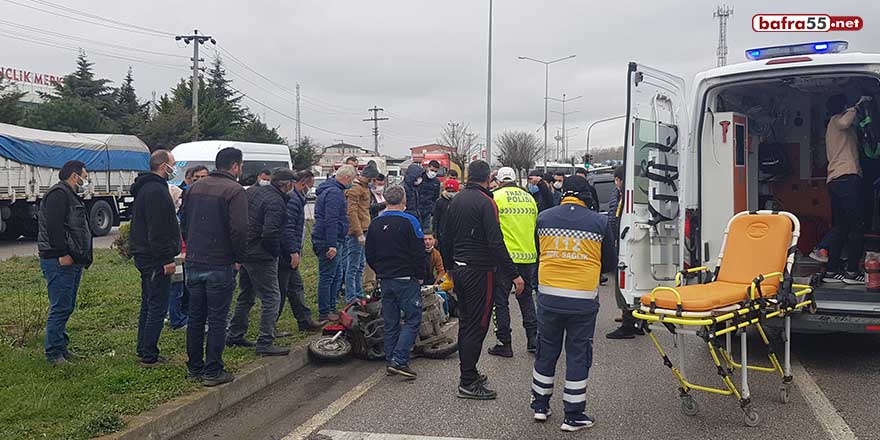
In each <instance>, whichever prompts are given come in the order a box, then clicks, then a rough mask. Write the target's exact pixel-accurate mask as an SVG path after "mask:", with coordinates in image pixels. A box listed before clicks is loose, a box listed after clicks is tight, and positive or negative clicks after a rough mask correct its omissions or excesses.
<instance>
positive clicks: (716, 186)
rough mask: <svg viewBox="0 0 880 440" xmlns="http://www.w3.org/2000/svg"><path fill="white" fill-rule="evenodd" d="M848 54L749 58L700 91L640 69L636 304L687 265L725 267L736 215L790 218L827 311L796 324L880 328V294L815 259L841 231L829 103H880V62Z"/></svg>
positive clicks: (633, 121)
mask: <svg viewBox="0 0 880 440" xmlns="http://www.w3.org/2000/svg"><path fill="white" fill-rule="evenodd" d="M846 49H847V43H846V42H844V41H828V42H817V43H807V44H799V45H792V46H779V47H767V48H761V49H752V50H748V51H746V58H747V59H748V61H747V62H744V63H740V64H734V65H728V66H725V67H720V68H716V69H712V70H709V71H706V72H702V73H700V74H698V75H696V78H695V79H694V83H693V87H692V89H691V91H690V93H686V89H685V82H684V80H683V79H681V78H679V77H677V76H674V75H671V74H668V73H665V72H661V71H659V70H656V69H652V68H650V67H647V66H644V65H641V64H637V63H630V64H629V68H628V74H627V76H628V80H627V95H628V97H627V124H626V127H627V128H626V133H625V140H624V145H626V149H625V166H626V198H625V203H624V209H623V211H622V218H621V221H620V235H619V249H620V250H619V257H620V263H619V267H618V276H617V280H616V287H617V289H619V291H620V292H621V293H622V294H623V295H624V298H626V300H627V301H628V302H629V303H630V304H632V305H635V304H637V303H638V301H639V297H640V296H641V295H643V294H645V293H648V292H650V291H651V289H653V288H654V287H656V286H658V285H673V283H674V279H675V275H676V273H678V272H679V271H681V270H683V269H686V268H688V267H698V266H707V267H710V268H716V265H717V260H718V258H717V257H718V253H719V251H720V247H721V240H722V236H723V233H724V228H725V226H726V225H727V222H728V220H729V219H730V218H731V217H732V216H733V214H734V213H737V212H741V211H745V210H758V209H775V210H785V211H789V212H792V213H794V214H796V215H797V216H798V218H799V219H800V221H801V224H802V235H801V239H800V242H799V245H798V248H799V250H798V258H797V264H796V265H795V269H794V276H795V279H796V281H798V282H808V283H812V284H813V286H815V299H816V304H817V309H818V310H816V311H815V312H816V313H813V314H810V313H803V314H800V315H798V316H797V318H796V319H795V320H793V324H792V325H793V326H794V328H795V329H798V330H801V331H816V332H859V333H866V332H877V331H880V293H873V292H869V291H868V289H866V287H865V286H864V285H860V286H852V285H845V284H824V283H822V282H821V277H820V276H816V274H818V273H820V272H822V271H823V270H824V266H823V264H822V263H821V262H820V261H817V260H820V259H821V258H819V259H817V260H814V259H812V258H810V257H809V255H810V254H811V253H812V251H813V249H814V248H816V247H817V246H820V242H821V241H822V240H823V236H824V235H825V233H826V232H827V231H828V230H830V224H831V209H830V201H829V196H828V191H827V187H826V176H827V173H826V166H827V159H826V153H825V130H826V126H827V124H828V120H829V117H830V115H829V114H828V112H827V111H826V107H825V103H826V101H827V100H828V98H830V97H831V96H833V95H837V94H844V95H845V96H846V98H847V102H848V105H852V104H854V103H855V102H856V101H857V100H858V99H859V98H860V97H861V96H871V97H873V98H874V100H873V102H874V103H877V102H878V101H880V54H866V53H844V52H845V51H846ZM875 108H876V107H875ZM873 148H876V149H880V145H876V146H871V148H864V150H868V151H866V152H862V156H863V157H862V159H861V164H862V168H863V171H864V179H863V180H864V186H865V189H864V197H865V206H866V208H867V209H868V211H866V212H869V213H870V212H872V211H870V209H874V211H873V212H877V211H876V209H877V208H878V206H877V203H878V201H877V200H876V198H875V193H874V191H873V189H872V186H871V183H872V182H873V181H874V180H875V179H877V178H880V154H877V153H878V151H876V150H873V151H871V150H872V149H873ZM872 217H873V222H872ZM877 218H878V216H872V215H870V214H868V215H866V220H865V226H866V228H865V230H866V231H868V232H867V233H866V240H865V245H866V248H867V249H869V250H870V249H875V250H880V243H878V242H877V241H878V239H877V238H874V237H873V236H871V235H870V231H872V229H873V230H874V231H875V232H876V230H877V227H878V224H877V223H880V221H878V220H877ZM755 258H761V255H755ZM728 263H734V264H735V262H726V263H725V264H728Z"/></svg>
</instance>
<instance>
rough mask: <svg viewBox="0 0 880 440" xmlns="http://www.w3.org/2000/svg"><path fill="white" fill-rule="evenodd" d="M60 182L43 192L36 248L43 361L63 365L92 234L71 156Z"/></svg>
mask: <svg viewBox="0 0 880 440" xmlns="http://www.w3.org/2000/svg"><path fill="white" fill-rule="evenodd" d="M58 177H59V178H60V179H61V181H60V182H58V183H57V184H55V186H53V187H52V188H49V191H48V192H47V193H46V196H45V197H44V198H43V203H42V204H41V205H40V211H39V214H38V216H39V232H38V235H37V249H38V250H39V252H40V269H42V271H43V276H44V277H45V278H46V283H47V284H48V288H49V316H48V318H47V319H46V342H45V347H46V348H45V349H46V360H47V361H48V362H49V363H50V364H52V365H61V364H66V363H67V361H68V360H71V359H73V358H74V357H75V356H74V354H73V353H71V351H70V350H68V349H67V344H68V342H69V341H70V338H69V337H68V336H67V320H68V319H70V315H71V314H72V313H73V309H74V308H75V307H76V292H77V290H79V282H80V279H81V278H82V271H83V268H84V267H89V266H90V265H91V264H92V232H91V230H90V229H89V222H88V219H87V216H86V207H85V204H84V203H83V201H82V199H81V198H80V197H79V196H78V194H80V193H82V192H84V191H85V190H86V188H88V184H89V180H88V179H89V173H88V172H87V171H86V166H85V164H84V163H82V162H80V161H78V160H71V161H68V162H67V163H65V164H64V166H62V167H61V171H60V172H59V173H58Z"/></svg>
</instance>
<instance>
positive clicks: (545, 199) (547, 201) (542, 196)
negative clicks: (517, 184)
mask: <svg viewBox="0 0 880 440" xmlns="http://www.w3.org/2000/svg"><path fill="white" fill-rule="evenodd" d="M527 188H528V190H529V194H531V195H532V197H534V198H535V203H536V204H537V205H538V212H543V211H544V210H546V209H550V208H552V207H553V193H551V192H550V188H549V187H548V186H547V183H546V182H544V173H542V172H541V170H532V172H530V173H529V184H528V186H527Z"/></svg>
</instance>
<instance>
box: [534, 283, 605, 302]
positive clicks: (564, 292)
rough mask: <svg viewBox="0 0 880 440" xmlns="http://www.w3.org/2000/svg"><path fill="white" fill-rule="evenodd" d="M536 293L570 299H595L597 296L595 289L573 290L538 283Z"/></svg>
mask: <svg viewBox="0 0 880 440" xmlns="http://www.w3.org/2000/svg"><path fill="white" fill-rule="evenodd" d="M538 293H541V294H544V295H550V296H559V297H562V298H572V299H596V298H598V297H599V291H597V290H573V289H563V288H559V287H550V286H545V285H538Z"/></svg>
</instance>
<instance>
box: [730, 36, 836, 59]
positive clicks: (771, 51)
mask: <svg viewBox="0 0 880 440" xmlns="http://www.w3.org/2000/svg"><path fill="white" fill-rule="evenodd" d="M848 47H849V43H847V42H846V41H819V42H815V43H803V44H792V45H790V46H771V47H762V48H758V49H749V50H747V51H746V59H749V60H751V61H758V60H766V59H769V58H779V57H789V56H797V55H813V54H819V53H838V52H843V51H845V50H846V49H847V48H848Z"/></svg>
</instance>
